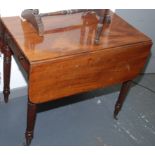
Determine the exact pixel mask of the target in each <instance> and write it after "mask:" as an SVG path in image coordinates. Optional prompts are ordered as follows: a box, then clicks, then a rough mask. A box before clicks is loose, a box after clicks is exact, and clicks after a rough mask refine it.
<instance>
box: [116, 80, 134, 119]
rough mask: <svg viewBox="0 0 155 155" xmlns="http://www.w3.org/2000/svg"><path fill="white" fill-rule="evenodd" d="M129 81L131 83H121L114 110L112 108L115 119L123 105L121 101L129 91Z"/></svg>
mask: <svg viewBox="0 0 155 155" xmlns="http://www.w3.org/2000/svg"><path fill="white" fill-rule="evenodd" d="M131 83H132V82H131V81H126V82H124V83H123V84H122V87H121V91H120V94H119V97H118V100H117V102H116V105H115V110H114V118H115V119H117V115H118V113H119V112H120V110H121V108H122V106H123V102H124V100H125V97H126V95H127V93H128V91H129V88H130V85H131Z"/></svg>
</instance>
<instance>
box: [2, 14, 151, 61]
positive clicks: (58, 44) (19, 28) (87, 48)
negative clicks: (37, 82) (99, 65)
mask: <svg viewBox="0 0 155 155" xmlns="http://www.w3.org/2000/svg"><path fill="white" fill-rule="evenodd" d="M111 17H112V18H111V19H112V21H111V24H110V25H107V24H104V27H103V32H102V35H101V37H100V42H99V44H98V45H95V44H94V38H95V32H96V26H97V23H98V19H97V18H98V17H97V16H96V15H95V14H88V15H87V16H86V17H83V16H82V13H77V14H74V15H63V16H59V17H58V16H53V17H44V18H43V23H44V26H45V34H44V36H43V37H40V36H39V35H38V34H37V32H36V30H35V29H34V28H33V27H32V25H31V24H30V23H28V22H26V21H23V20H22V19H21V18H20V17H17V16H16V17H3V18H2V22H3V24H4V25H5V27H6V28H7V29H8V31H9V32H10V35H11V37H12V38H13V39H14V41H15V42H16V43H17V45H18V47H19V48H20V49H21V51H22V52H23V54H24V55H25V57H26V58H27V60H28V61H29V62H30V63H33V62H37V61H43V60H44V61H46V60H49V59H57V58H60V57H64V56H70V55H75V54H80V53H84V52H94V51H97V50H103V49H108V48H114V47H115V48H116V47H119V46H125V45H130V44H134V43H135V44H136V43H139V42H145V41H148V40H150V39H149V38H148V37H147V36H145V35H144V34H142V33H141V32H139V31H138V30H136V29H135V28H133V27H132V26H131V25H129V24H128V23H127V22H125V21H124V20H123V19H121V18H120V17H119V16H117V15H116V14H113V13H111Z"/></svg>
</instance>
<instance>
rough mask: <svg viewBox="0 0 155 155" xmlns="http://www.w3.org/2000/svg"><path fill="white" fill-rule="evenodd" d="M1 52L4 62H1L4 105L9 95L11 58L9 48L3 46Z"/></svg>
mask: <svg viewBox="0 0 155 155" xmlns="http://www.w3.org/2000/svg"><path fill="white" fill-rule="evenodd" d="M2 51H3V53H4V61H3V63H4V64H3V72H4V89H3V94H4V101H5V103H7V102H8V98H9V94H10V71H11V56H12V52H11V50H10V48H9V47H8V46H7V45H5V46H4V47H3V48H2Z"/></svg>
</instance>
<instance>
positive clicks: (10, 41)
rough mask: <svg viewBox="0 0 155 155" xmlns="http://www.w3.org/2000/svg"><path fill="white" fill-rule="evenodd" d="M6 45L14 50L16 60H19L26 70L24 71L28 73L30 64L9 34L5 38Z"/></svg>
mask: <svg viewBox="0 0 155 155" xmlns="http://www.w3.org/2000/svg"><path fill="white" fill-rule="evenodd" d="M4 40H5V43H7V44H8V46H9V47H10V49H11V50H12V52H13V54H14V56H15V58H16V59H17V60H18V62H19V63H20V64H21V65H22V67H23V68H24V70H25V71H26V72H27V73H28V71H29V66H30V65H29V62H28V60H27V59H26V58H25V56H24V55H23V54H22V52H21V50H20V49H19V48H18V46H17V45H16V44H15V42H14V40H13V38H12V37H11V36H10V35H9V34H8V33H5V37H4Z"/></svg>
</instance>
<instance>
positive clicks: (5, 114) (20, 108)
mask: <svg viewBox="0 0 155 155" xmlns="http://www.w3.org/2000/svg"><path fill="white" fill-rule="evenodd" d="M137 82H138V84H139V85H137V84H136V83H137ZM119 89H120V85H117V86H113V87H109V88H106V89H99V90H96V91H92V92H89V93H84V94H80V95H76V96H71V97H67V98H64V99H60V100H57V101H53V102H50V103H46V104H43V105H41V106H39V107H38V113H37V120H36V126H35V133H34V139H33V141H32V145H37V146H38V145H39V146H42V145H48V146H51V145H58V146H72V145H80V146H83V145H84V146H87V145H92V146H94V145H95V146H104V145H110V146H115V145H117V146H123V145H129V146H131V145H132V146H135V145H136V146H137V145H155V74H150V75H145V76H140V77H139V78H137V79H136V80H135V82H134V83H133V85H132V87H131V89H130V92H129V93H128V96H127V98H126V100H125V102H124V106H123V108H122V111H121V112H120V114H119V119H118V120H114V119H113V110H114V105H115V102H116V99H117V96H118V94H119ZM26 110H27V97H26V96H24V97H19V98H14V99H11V100H10V101H9V103H8V104H4V103H3V102H1V104H0V145H7V146H10V145H13V146H15V145H17V146H20V145H23V143H24V132H25V128H26Z"/></svg>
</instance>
